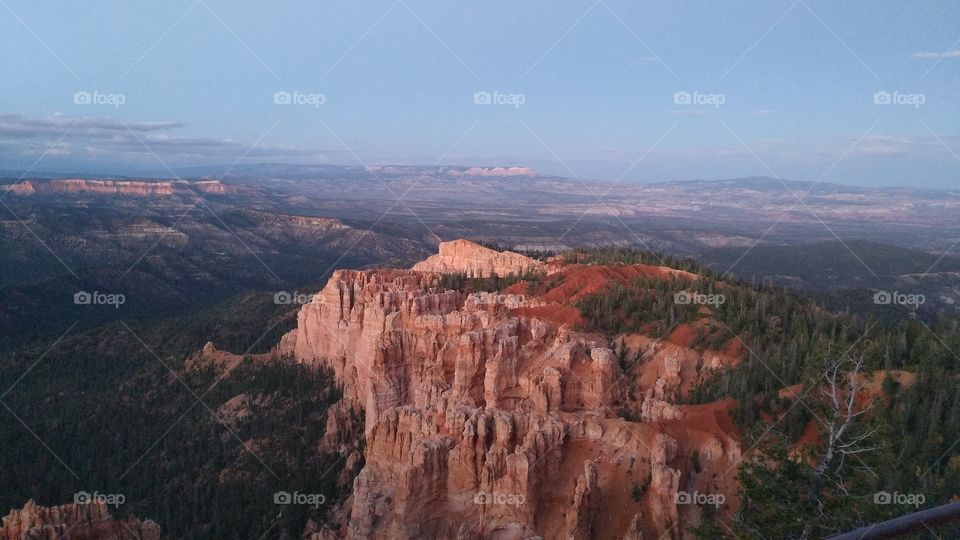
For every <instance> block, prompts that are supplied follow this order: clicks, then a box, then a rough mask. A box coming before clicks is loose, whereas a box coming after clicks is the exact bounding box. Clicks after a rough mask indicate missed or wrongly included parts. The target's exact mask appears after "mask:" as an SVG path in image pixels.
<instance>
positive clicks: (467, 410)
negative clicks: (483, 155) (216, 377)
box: [275, 242, 741, 539]
mask: <svg viewBox="0 0 960 540" xmlns="http://www.w3.org/2000/svg"><path fill="white" fill-rule="evenodd" d="M468 244H469V245H468ZM466 248H468V249H467V252H468V255H467V256H466V257H465V258H463V259H459V258H458V257H457V255H456V254H458V253H461V249H466ZM504 257H505V254H503V253H498V252H495V251H492V250H487V249H486V248H482V247H480V246H477V245H475V244H470V243H466V242H451V243H446V244H442V245H441V254H440V256H439V260H440V261H442V262H441V263H439V264H438V263H437V261H438V259H437V258H435V257H431V258H430V259H428V260H427V261H425V262H424V263H421V264H418V265H417V266H416V267H414V270H407V271H404V270H364V271H354V270H340V271H337V272H335V273H334V274H333V276H332V277H331V279H330V281H329V282H328V283H327V285H326V286H325V287H324V288H323V290H322V291H321V292H320V293H318V294H317V295H316V296H315V298H314V300H313V302H311V303H309V304H306V305H304V306H303V307H302V308H301V310H300V313H299V316H298V317H299V318H298V325H297V328H296V329H295V330H293V331H292V332H290V333H289V334H287V335H286V336H284V338H283V339H282V341H281V343H280V344H279V345H278V346H277V348H276V350H275V354H278V355H293V356H295V357H296V358H297V359H298V360H299V361H302V362H307V363H317V364H324V365H328V366H330V367H332V369H333V370H334V371H335V373H336V377H337V379H338V380H339V381H340V382H342V383H343V385H344V402H345V404H347V405H352V406H354V407H358V408H362V409H363V410H364V411H365V418H366V420H365V422H366V423H365V426H364V432H365V435H366V445H365V456H364V457H365V459H364V466H363V469H362V470H361V472H360V474H359V476H357V477H356V479H355V480H354V483H353V494H352V496H351V498H350V500H349V501H348V505H349V508H348V509H346V511H345V517H344V521H346V523H344V525H345V527H343V528H342V529H341V534H342V535H345V536H346V537H347V538H354V539H361V538H363V539H387V538H496V539H514V538H516V539H520V538H530V537H532V536H541V537H544V538H575V539H581V538H583V539H585V538H631V539H639V538H659V537H665V538H682V537H684V534H685V533H684V531H685V529H686V527H687V525H688V524H691V523H696V522H697V521H699V518H700V514H701V512H702V510H701V507H700V506H698V505H696V504H685V495H684V493H685V492H686V493H701V494H719V495H720V496H721V497H723V498H724V499H725V500H724V502H723V504H722V505H721V507H720V510H719V513H720V514H723V512H724V511H725V510H729V509H731V508H735V507H736V505H737V501H736V497H735V484H734V475H735V472H736V471H735V469H736V464H737V462H738V459H739V456H740V452H741V448H740V444H739V442H738V436H737V435H736V429H735V428H734V427H733V423H732V422H731V421H730V419H729V415H728V413H727V411H728V409H729V408H730V406H731V404H730V403H719V404H712V405H703V406H696V407H692V406H682V405H675V404H673V403H670V402H669V400H671V399H674V398H676V394H677V392H675V391H673V389H676V388H678V387H680V386H681V385H682V381H681V379H682V377H683V374H682V373H681V369H680V367H681V363H682V362H680V361H679V360H677V358H678V356H680V355H696V354H699V353H697V352H696V351H692V350H689V349H682V348H681V347H678V346H676V345H673V344H667V343H665V344H663V345H662V346H658V344H656V343H645V344H644V345H645V346H646V347H647V348H648V349H649V351H648V352H649V354H647V355H645V356H644V360H643V362H644V363H648V364H650V365H651V366H653V367H648V368H645V369H644V370H643V372H642V373H641V374H630V375H627V374H624V373H622V371H621V368H620V367H619V364H618V361H617V355H616V354H615V353H614V351H613V350H612V349H611V348H610V343H608V340H607V339H605V338H604V337H602V336H598V335H594V334H590V333H586V332H582V331H579V330H578V329H576V328H575V327H572V326H570V325H568V324H564V323H563V322H562V321H558V320H552V319H550V318H549V317H545V318H541V317H538V316H535V315H528V314H527V313H535V312H536V310H533V308H536V309H539V310H543V309H547V310H549V309H550V308H556V309H559V308H561V307H563V306H566V308H567V309H575V308H573V307H572V306H570V305H569V304H560V303H556V302H554V301H551V300H550V299H549V297H548V296H549V295H545V296H543V297H539V296H538V297H532V298H529V297H526V296H525V295H522V294H506V293H474V294H466V293H463V292H459V291H453V290H444V289H442V288H441V287H440V274H439V273H437V272H436V271H435V270H440V271H444V272H450V271H452V272H468V273H470V272H475V271H477V270H478V269H496V271H497V273H498V274H501V275H502V274H503V273H507V272H501V271H502V270H503V269H505V267H503V266H502V264H504V260H505V258H504ZM506 257H507V258H508V259H509V263H508V264H509V265H510V268H513V269H514V270H517V269H519V268H521V267H523V268H537V267H539V266H538V263H537V261H533V260H531V259H527V258H526V257H523V256H521V255H518V254H509V255H506ZM524 259H525V260H524ZM431 260H432V261H431ZM651 268H654V267H644V268H641V269H635V270H630V271H626V272H624V271H619V272H605V273H607V274H623V275H635V274H637V272H642V273H643V274H644V275H646V274H648V273H649V269H651ZM559 271H560V272H561V273H562V272H564V270H563V269H562V268H561V269H560V270H559ZM660 271H661V272H662V273H663V275H664V276H670V275H672V273H671V272H669V271H667V270H666V269H661V270H660ZM572 272H573V273H572V274H571V276H572V277H573V278H575V279H580V278H581V277H582V275H583V273H584V272H583V269H582V267H579V268H576V269H572ZM685 277H686V276H685ZM552 281H557V280H552ZM563 281H564V280H563V277H562V274H561V278H560V279H559V281H558V282H559V283H560V284H561V285H562V283H563ZM568 288H569V287H568ZM572 292H573V291H564V292H563V293H562V294H560V293H557V294H556V295H555V296H558V297H563V299H564V300H566V299H567V298H568V297H569V296H570V295H571V294H572ZM531 310H533V311H531ZM681 349H682V350H681ZM661 364H662V365H661ZM657 366H659V367H657ZM622 410H638V411H639V410H642V411H643V414H642V417H643V421H636V422H633V421H628V420H625V419H623V418H621V417H620V415H619V414H618V413H619V412H620V411H622ZM340 435H341V436H342V433H340Z"/></svg>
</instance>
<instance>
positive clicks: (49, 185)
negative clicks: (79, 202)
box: [0, 178, 237, 196]
mask: <svg viewBox="0 0 960 540" xmlns="http://www.w3.org/2000/svg"><path fill="white" fill-rule="evenodd" d="M190 189H194V190H197V191H200V192H203V193H210V194H215V195H223V194H226V193H234V192H236V191H237V188H236V186H231V185H228V184H224V183H223V182H221V181H220V180H199V181H195V182H187V181H185V180H157V181H149V180H97V179H88V178H66V179H62V180H23V181H21V182H17V183H16V184H6V185H3V186H0V190H5V191H8V192H10V193H12V194H13V195H34V194H58V193H102V194H109V195H140V196H167V195H173V194H174V192H187V191H189V190H190Z"/></svg>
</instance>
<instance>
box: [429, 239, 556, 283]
mask: <svg viewBox="0 0 960 540" xmlns="http://www.w3.org/2000/svg"><path fill="white" fill-rule="evenodd" d="M543 268H544V264H543V263H542V262H540V261H538V260H536V259H531V258H530V257H526V256H523V255H520V254H519V253H514V252H512V251H497V250H494V249H490V248H486V247H483V246H481V245H480V244H476V243H474V242H470V241H469V240H453V241H451V242H441V243H440V252H439V253H438V254H437V255H432V256H430V257H428V258H427V260H425V261H421V262H419V263H417V264H415V265H414V267H413V270H414V271H416V272H439V273H443V274H458V273H463V274H467V275H468V276H470V277H489V276H491V275H498V276H507V275H509V274H515V275H521V274H524V273H525V272H528V271H540V270H542V269H543Z"/></svg>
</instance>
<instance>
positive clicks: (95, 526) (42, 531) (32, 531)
mask: <svg viewBox="0 0 960 540" xmlns="http://www.w3.org/2000/svg"><path fill="white" fill-rule="evenodd" d="M26 539H30V540H60V539H76V540H160V526H159V525H157V524H156V523H154V522H153V521H150V520H149V519H148V520H145V521H142V522H141V521H140V520H139V519H136V518H128V519H122V520H121V519H113V518H112V517H111V516H110V512H109V511H108V510H107V506H106V505H105V504H104V503H103V502H92V503H88V504H64V505H62V506H51V507H45V506H37V505H36V504H35V503H34V502H33V500H29V501H27V504H25V505H24V506H23V508H22V509H20V510H11V511H10V513H9V514H8V515H7V516H6V517H4V518H3V527H2V528H0V540H26Z"/></svg>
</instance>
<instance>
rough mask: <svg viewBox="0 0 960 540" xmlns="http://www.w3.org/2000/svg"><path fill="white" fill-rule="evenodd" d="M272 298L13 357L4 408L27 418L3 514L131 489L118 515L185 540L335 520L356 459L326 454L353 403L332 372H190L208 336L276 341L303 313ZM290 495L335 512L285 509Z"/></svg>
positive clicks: (73, 339)
mask: <svg viewBox="0 0 960 540" xmlns="http://www.w3.org/2000/svg"><path fill="white" fill-rule="evenodd" d="M261 296H262V297H263V298H268V299H269V298H270V296H269V295H256V296H250V297H245V299H244V300H243V301H238V302H228V303H226V304H223V305H221V306H218V307H216V308H214V309H213V310H211V311H209V312H207V313H205V314H203V315H201V316H197V317H192V318H189V319H184V320H179V321H176V320H174V321H166V322H163V323H159V324H155V323H153V322H151V323H137V322H134V321H130V322H126V323H114V324H111V325H109V326H107V327H103V328H100V329H97V330H94V331H86V332H82V333H80V334H78V335H75V336H72V335H71V336H68V337H66V338H64V340H63V341H62V342H61V343H60V344H58V346H57V347H55V348H53V349H51V350H50V352H49V353H48V354H47V355H46V356H45V357H43V359H42V361H40V362H38V363H37V364H36V365H35V366H34V367H33V369H28V368H30V364H31V363H33V362H34V361H36V359H37V358H38V357H39V356H40V354H42V353H43V350H37V351H31V352H30V353H29V354H22V355H17V356H12V357H8V358H6V359H5V361H4V362H3V363H2V364H0V365H2V367H0V386H3V388H4V389H6V388H11V387H12V388H11V390H10V392H9V393H8V394H6V395H5V396H4V397H3V402H4V403H5V404H7V405H8V406H9V407H10V408H11V409H12V410H13V411H14V412H15V413H16V415H17V417H19V419H21V420H22V422H23V423H22V424H21V423H20V422H19V421H17V420H16V418H15V417H14V416H13V415H12V414H6V415H4V420H3V424H2V429H0V448H2V449H3V452H2V453H3V455H4V456H5V457H6V458H8V459H9V460H10V462H11V463H16V467H2V468H0V485H3V486H5V488H4V490H2V492H0V506H3V507H5V508H19V507H21V506H22V505H23V504H24V502H25V501H26V500H27V499H29V498H33V499H35V500H36V501H37V502H38V503H40V504H45V505H55V504H61V503H64V502H72V501H73V500H74V494H75V493H77V492H81V491H86V492H89V493H94V492H98V493H101V494H122V495H123V497H124V498H125V503H124V504H123V505H121V506H120V507H119V508H117V509H116V510H115V511H114V509H113V508H111V512H113V513H114V514H115V515H117V516H123V515H125V514H127V513H130V514H134V515H137V516H138V517H141V518H149V519H153V520H154V521H156V522H158V523H159V524H160V525H161V527H162V529H163V534H164V537H165V538H177V539H182V538H196V539H200V538H251V539H256V538H260V537H261V535H264V534H267V536H265V537H267V538H271V537H278V536H280V535H282V534H289V535H291V536H293V537H297V536H299V535H300V533H301V532H302V531H303V530H304V527H305V525H306V524H307V521H308V519H313V520H314V521H315V522H316V523H323V522H324V520H325V518H326V514H327V512H328V511H329V509H330V508H331V507H332V506H333V504H335V503H336V502H338V501H340V500H342V499H343V498H344V497H345V496H346V495H347V494H348V493H349V487H347V488H344V487H343V486H341V485H338V483H337V480H338V476H340V474H341V472H342V471H343V470H344V468H345V462H344V457H345V456H342V455H339V454H336V453H333V451H330V450H324V449H323V447H322V446H321V439H322V437H323V435H324V432H325V427H326V419H327V413H328V410H329V408H330V406H331V405H332V404H333V403H335V402H336V401H337V400H339V397H340V389H339V388H338V387H337V385H336V384H335V382H334V379H333V376H332V374H330V373H329V372H327V371H324V370H320V369H317V368H314V367H309V366H306V365H302V364H299V363H296V362H293V361H291V360H286V359H278V360H273V361H260V360H258V361H254V360H252V359H249V358H248V359H246V360H244V361H243V362H242V363H240V364H239V365H238V366H236V367H235V368H234V369H233V370H232V371H229V372H228V373H227V372H224V371H223V369H222V368H219V367H215V366H213V365H204V364H200V365H198V366H194V367H192V368H187V366H186V363H185V359H186V357H187V355H188V353H192V352H194V351H196V350H198V349H199V348H200V347H201V346H202V343H203V342H204V341H205V340H206V339H213V340H214V341H215V342H216V343H217V345H218V346H222V345H221V344H232V345H233V346H238V347H240V348H238V349H235V350H238V351H244V350H248V349H250V350H265V349H266V348H267V347H268V346H269V345H271V344H273V343H275V342H276V338H275V337H274V335H275V333H277V332H278V328H282V327H284V326H286V325H289V324H290V322H289V315H288V314H286V313H285V311H289V310H290V306H283V307H282V308H278V307H277V306H275V305H273V304H272V301H270V300H266V301H261V300H258V299H259V298H260V297H261ZM217 321H219V323H218V322H217ZM141 340H142V342H141ZM224 348H226V347H224ZM154 353H156V355H154ZM21 376H23V378H22V379H21V380H20V381H19V382H17V379H18V378H20V377H21ZM14 383H16V384H14ZM353 414H355V415H358V417H357V418H356V419H355V421H356V422H358V425H362V419H361V418H359V415H361V414H362V413H360V412H356V413H353ZM31 432H32V433H31ZM34 434H35V435H36V436H34ZM38 439H39V440H40V441H42V442H43V444H44V445H46V446H47V447H48V448H49V451H47V450H46V449H45V448H44V446H42V445H41V444H40V443H39V442H38ZM61 459H62V460H63V463H61V462H60V460H61ZM354 466H356V464H354ZM278 492H287V493H291V494H292V493H297V492H298V493H301V494H320V495H322V496H323V498H324V504H321V505H319V506H317V507H316V508H314V507H312V506H310V505H305V504H291V505H278V504H275V499H274V494H275V493H278ZM314 500H317V499H314ZM268 531H269V533H268Z"/></svg>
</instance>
